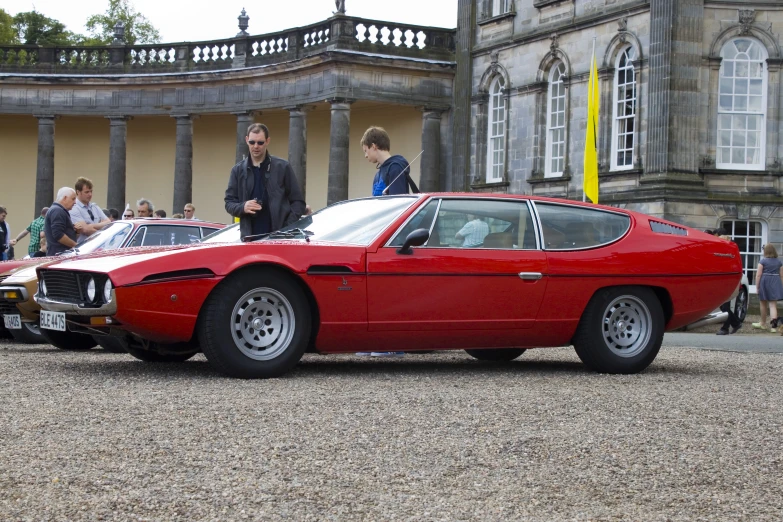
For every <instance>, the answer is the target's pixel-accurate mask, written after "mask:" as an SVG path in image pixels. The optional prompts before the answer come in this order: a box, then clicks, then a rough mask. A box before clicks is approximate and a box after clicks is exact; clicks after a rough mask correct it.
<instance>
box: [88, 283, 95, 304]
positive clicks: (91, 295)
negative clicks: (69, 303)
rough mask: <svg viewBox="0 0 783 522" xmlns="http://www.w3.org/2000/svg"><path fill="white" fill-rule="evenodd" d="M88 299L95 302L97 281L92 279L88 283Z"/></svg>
mask: <svg viewBox="0 0 783 522" xmlns="http://www.w3.org/2000/svg"><path fill="white" fill-rule="evenodd" d="M87 299H89V300H90V301H95V279H93V278H92V277H91V278H90V280H89V281H87Z"/></svg>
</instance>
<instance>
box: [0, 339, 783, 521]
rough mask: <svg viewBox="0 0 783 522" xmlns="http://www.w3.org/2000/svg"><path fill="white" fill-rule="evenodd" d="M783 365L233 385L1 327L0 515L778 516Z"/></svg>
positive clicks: (357, 376) (509, 370)
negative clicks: (7, 333)
mask: <svg viewBox="0 0 783 522" xmlns="http://www.w3.org/2000/svg"><path fill="white" fill-rule="evenodd" d="M689 335H694V334H689ZM701 337H706V336H701ZM712 337H715V336H712ZM731 337H733V338H735V339H737V341H739V340H740V336H731ZM694 338H695V337H694ZM777 339H778V340H780V342H781V345H783V339H781V338H780V337H777ZM782 373H783V356H782V355H780V354H777V353H733V352H721V351H709V350H702V349H695V348H688V347H665V348H664V349H663V350H662V352H661V354H660V355H659V357H658V359H657V360H656V361H655V363H653V365H652V366H651V367H650V368H649V369H648V370H647V371H646V372H644V373H643V374H640V375H632V376H609V375H597V374H594V373H590V372H587V371H586V370H585V369H584V368H583V366H582V365H581V363H580V362H579V360H578V359H577V357H576V356H575V355H574V352H573V350H571V349H567V348H559V349H545V350H543V349H542V350H534V351H528V352H527V353H525V354H524V355H523V356H522V357H521V358H520V359H519V360H518V361H516V362H514V363H511V364H503V365H491V364H485V363H479V362H477V361H474V360H472V359H471V358H470V357H468V356H467V355H466V354H464V353H463V352H451V353H442V354H429V355H408V356H405V357H403V358H399V359H394V360H388V359H374V358H366V357H357V356H330V357H324V356H316V355H308V356H306V358H305V359H304V360H303V362H302V363H301V365H300V366H299V367H298V369H297V370H296V371H294V372H292V373H290V374H289V375H287V376H286V377H285V378H281V379H275V380H269V381H240V380H232V379H227V378H224V377H221V376H219V375H217V374H216V373H214V372H213V371H212V370H211V369H210V367H209V366H208V364H207V362H206V361H205V360H204V359H203V357H201V356H199V357H197V358H195V359H194V360H192V361H189V362H187V363H184V364H167V365H151V364H145V363H141V362H138V361H136V360H134V359H132V358H131V357H130V356H126V355H116V354H108V353H104V352H101V351H93V352H89V353H66V352H61V351H59V350H56V349H54V348H51V347H49V346H24V345H18V344H13V343H9V342H5V341H0V382H2V386H0V394H2V401H0V493H1V494H0V520H110V519H111V520H284V519H286V520H449V521H451V520H482V521H483V520H498V521H500V520H503V521H505V520H540V521H551V520H612V521H615V520H674V521H677V520H705V521H707V520H709V521H714V520H732V521H734V520H780V519H781V518H783V481H781V479H780V477H781V476H783V456H782V455H783V452H781V447H782V444H783V442H782V440H783V430H782V429H781V425H782V424H783V398H782V397H781V395H782V392H781V385H780V383H781V374H782Z"/></svg>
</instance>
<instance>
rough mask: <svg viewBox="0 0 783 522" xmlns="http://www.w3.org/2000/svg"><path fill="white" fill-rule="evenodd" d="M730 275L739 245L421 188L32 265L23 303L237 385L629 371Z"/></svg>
mask: <svg viewBox="0 0 783 522" xmlns="http://www.w3.org/2000/svg"><path fill="white" fill-rule="evenodd" d="M225 233H226V234H230V233H235V232H234V231H233V230H231V231H228V232H225ZM741 275H742V266H741V262H740V255H739V251H738V249H737V246H736V245H734V244H732V243H729V242H727V241H723V240H721V239H718V238H715V237H713V236H709V235H707V234H704V233H703V232H700V231H698V230H695V229H691V228H687V227H684V226H681V225H677V224H674V223H669V222H666V221H664V220H661V219H657V218H653V217H650V216H647V215H644V214H640V213H636V212H631V211H627V210H621V209H616V208H611V207H604V206H598V205H591V204H585V203H578V202H573V201H565V200H557V199H548V198H540V197H530V196H516V195H498V194H453V193H449V194H419V195H412V196H390V197H381V198H367V199H358V200H351V201H345V202H342V203H338V204H334V205H331V206H329V207H327V208H325V209H323V210H321V211H319V212H317V213H315V214H313V215H311V216H306V217H304V218H302V219H301V220H300V221H298V222H297V223H295V224H293V225H291V226H288V227H286V228H284V229H283V230H280V231H279V232H275V233H271V234H265V235H261V236H255V237H253V236H249V237H245V238H243V241H242V242H239V243H220V242H215V243H211V244H204V245H195V246H190V247H187V248H185V247H176V246H174V247H161V248H158V249H152V250H147V251H145V252H137V253H130V252H129V253H127V254H124V255H117V254H116V253H112V254H106V255H102V254H95V255H91V256H87V257H80V258H78V259H72V260H64V261H62V262H59V263H57V264H54V265H49V266H46V267H43V268H40V269H39V280H40V282H39V289H38V293H37V294H36V299H37V300H38V302H39V303H40V305H41V306H42V308H43V309H44V310H46V312H42V320H41V326H42V327H45V328H50V329H53V330H52V331H57V332H58V333H59V334H61V335H74V334H77V333H91V334H107V335H112V336H115V337H116V338H117V339H121V340H122V342H123V343H124V344H125V346H126V348H127V349H128V352H129V353H131V354H132V355H134V356H135V357H137V358H139V359H142V360H145V361H184V360H186V359H188V358H190V357H192V356H193V355H194V354H196V353H198V352H199V351H203V353H204V355H205V356H206V358H207V359H208V361H209V362H210V363H211V364H212V365H213V366H214V367H215V368H216V369H217V370H218V371H220V372H223V373H225V374H228V375H231V376H234V377H242V378H264V377H275V376H279V375H281V374H283V373H285V372H287V371H288V370H290V369H291V368H292V367H293V366H294V365H296V364H297V362H298V361H299V360H300V358H301V357H302V354H304V353H305V352H306V351H308V350H309V351H315V352H320V353H340V352H358V351H365V350H376V351H383V350H404V351H417V350H449V349H465V350H466V351H467V352H468V353H469V354H470V355H472V356H473V357H475V358H476V359H480V360H489V361H509V360H512V359H514V358H516V357H518V356H520V355H521V354H522V353H523V352H524V351H525V349H526V348H533V347H546V346H563V345H569V344H573V345H574V347H575V348H576V352H577V354H578V355H579V357H580V358H581V359H582V361H583V362H584V363H585V364H586V365H587V366H588V367H589V368H591V369H593V370H596V371H599V372H609V373H634V372H639V371H641V370H643V369H645V368H646V367H647V366H648V365H649V364H650V363H651V362H652V361H653V359H655V357H656V355H657V353H658V350H659V348H660V346H661V340H662V338H663V333H664V331H666V330H673V329H676V328H679V327H681V326H683V325H686V324H688V323H690V322H693V321H694V320H696V319H698V318H701V317H703V316H704V315H706V314H707V313H709V312H710V311H712V310H713V309H714V308H716V307H717V306H718V305H720V304H721V303H723V302H724V301H726V300H727V298H728V297H729V296H730V294H731V293H732V291H733V290H734V289H735V288H736V286H737V283H738V282H739V280H740V277H741ZM44 315H45V316H46V317H44Z"/></svg>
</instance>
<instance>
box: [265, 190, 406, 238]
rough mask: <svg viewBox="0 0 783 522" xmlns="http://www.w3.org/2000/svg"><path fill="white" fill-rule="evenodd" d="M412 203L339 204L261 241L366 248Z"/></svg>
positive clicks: (392, 198) (374, 200)
mask: <svg viewBox="0 0 783 522" xmlns="http://www.w3.org/2000/svg"><path fill="white" fill-rule="evenodd" d="M416 200H417V198H416V197H415V196H390V197H382V198H366V199H354V200H350V201H342V202H340V203H335V204H334V205H330V206H328V207H326V208H324V209H322V210H319V211H318V212H316V213H315V214H312V215H310V216H305V217H303V218H302V219H300V220H299V221H297V222H295V223H291V224H290V225H288V226H287V227H283V228H282V229H280V230H279V231H278V232H273V233H271V234H269V235H268V236H265V237H264V239H270V240H277V239H292V238H296V239H304V238H309V239H313V240H318V241H329V242H334V243H347V244H351V245H364V246H367V245H369V244H370V243H371V242H372V241H373V240H374V239H375V238H376V237H378V234H380V233H381V231H382V230H383V229H384V228H386V227H388V226H389V224H391V223H392V222H393V221H394V220H395V219H396V218H397V217H398V216H399V215H400V214H402V213H403V212H404V211H405V210H406V209H407V208H409V207H410V206H411V205H413V204H414V203H415V202H416Z"/></svg>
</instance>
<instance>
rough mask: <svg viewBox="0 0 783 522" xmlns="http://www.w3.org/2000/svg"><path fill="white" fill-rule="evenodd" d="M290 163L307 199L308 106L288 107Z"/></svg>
mask: <svg viewBox="0 0 783 522" xmlns="http://www.w3.org/2000/svg"><path fill="white" fill-rule="evenodd" d="M288 114H289V116H288V163H290V164H291V168H292V169H294V174H296V180H297V181H298V182H299V188H300V189H302V196H304V198H305V200H307V108H305V107H301V106H300V107H289V108H288Z"/></svg>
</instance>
